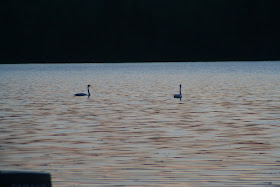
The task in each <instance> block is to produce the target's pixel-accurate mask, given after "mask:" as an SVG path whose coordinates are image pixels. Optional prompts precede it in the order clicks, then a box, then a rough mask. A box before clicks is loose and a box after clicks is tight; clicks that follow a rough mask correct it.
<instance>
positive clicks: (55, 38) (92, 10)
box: [0, 0, 280, 63]
mask: <svg viewBox="0 0 280 187" xmlns="http://www.w3.org/2000/svg"><path fill="white" fill-rule="evenodd" d="M279 5H280V3H279V0H56V1H54V0H5V1H2V2H1V8H0V10H1V25H2V26H1V33H2V34H1V38H2V41H1V56H0V62H1V63H8V62H17V63H20V62H131V61H141V62H142V61H228V60H280V51H279V50H280V32H279V31H280V29H279V23H280V22H279V18H280V13H279V8H280V7H279Z"/></svg>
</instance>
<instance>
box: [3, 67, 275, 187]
mask: <svg viewBox="0 0 280 187" xmlns="http://www.w3.org/2000/svg"><path fill="white" fill-rule="evenodd" d="M88 84H91V85H92V88H91V89H90V91H91V97H89V98H88V97H75V96H73V94H75V93H78V92H86V91H87V88H86V86H87V85H88ZM179 84H182V94H183V98H182V101H181V102H180V100H179V99H174V98H173V95H174V94H176V93H179ZM0 88H1V89H0V170H21V171H22V170H23V171H44V172H49V173H51V175H52V182H53V186H58V187H62V186H63V187H64V186H65V187H66V186H117V185H120V186H122V185H124V186H256V185H259V186H275V185H277V184H278V185H279V184H280V177H279V176H280V62H219V63H218V62H216V63H210V62H209V63H125V64H24V65H0Z"/></svg>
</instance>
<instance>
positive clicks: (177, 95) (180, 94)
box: [174, 84, 182, 101]
mask: <svg viewBox="0 0 280 187" xmlns="http://www.w3.org/2000/svg"><path fill="white" fill-rule="evenodd" d="M181 87H182V86H181V84H180V93H179V94H174V98H179V99H180V101H181V99H182V93H181Z"/></svg>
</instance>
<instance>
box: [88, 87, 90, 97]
mask: <svg viewBox="0 0 280 187" xmlns="http://www.w3.org/2000/svg"><path fill="white" fill-rule="evenodd" d="M87 91H88V97H89V96H90V92H89V88H88V89H87Z"/></svg>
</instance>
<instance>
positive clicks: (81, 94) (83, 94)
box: [75, 85, 90, 97]
mask: <svg viewBox="0 0 280 187" xmlns="http://www.w3.org/2000/svg"><path fill="white" fill-rule="evenodd" d="M89 87H90V85H88V86H87V91H88V94H85V93H77V94H75V96H88V97H89V96H90V93H89Z"/></svg>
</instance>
